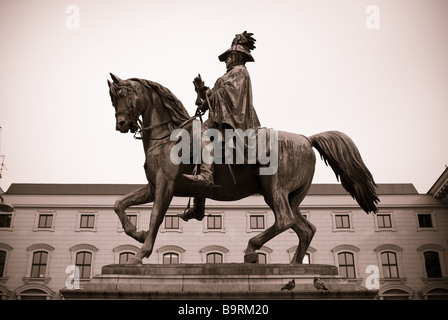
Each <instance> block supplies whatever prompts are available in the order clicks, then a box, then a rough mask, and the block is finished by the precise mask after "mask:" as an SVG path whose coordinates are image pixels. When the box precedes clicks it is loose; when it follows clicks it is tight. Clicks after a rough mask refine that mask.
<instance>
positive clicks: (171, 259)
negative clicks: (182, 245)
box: [163, 252, 179, 264]
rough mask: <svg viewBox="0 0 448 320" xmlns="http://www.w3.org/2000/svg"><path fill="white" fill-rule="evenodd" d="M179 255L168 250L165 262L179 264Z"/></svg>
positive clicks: (164, 256) (165, 254) (164, 258)
mask: <svg viewBox="0 0 448 320" xmlns="http://www.w3.org/2000/svg"><path fill="white" fill-rule="evenodd" d="M178 263H179V255H178V254H177V253H174V252H167V253H164V254H163V264H178Z"/></svg>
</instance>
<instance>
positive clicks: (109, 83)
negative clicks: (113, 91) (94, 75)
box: [107, 79, 112, 88]
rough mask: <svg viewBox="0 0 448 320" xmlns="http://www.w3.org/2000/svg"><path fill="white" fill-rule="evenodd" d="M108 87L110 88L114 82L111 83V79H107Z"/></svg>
mask: <svg viewBox="0 0 448 320" xmlns="http://www.w3.org/2000/svg"><path fill="white" fill-rule="evenodd" d="M107 85H108V86H109V88H110V86H111V85H112V82H110V81H109V79H107Z"/></svg>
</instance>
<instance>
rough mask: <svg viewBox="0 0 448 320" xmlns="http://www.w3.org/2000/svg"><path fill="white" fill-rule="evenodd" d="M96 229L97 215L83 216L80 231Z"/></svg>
mask: <svg viewBox="0 0 448 320" xmlns="http://www.w3.org/2000/svg"><path fill="white" fill-rule="evenodd" d="M94 227H95V215H94V214H82V215H81V220H80V225H79V228H80V229H93V228H94Z"/></svg>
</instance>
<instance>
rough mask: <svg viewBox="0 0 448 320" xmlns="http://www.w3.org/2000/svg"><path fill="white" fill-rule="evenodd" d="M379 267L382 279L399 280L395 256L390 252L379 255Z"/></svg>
mask: <svg viewBox="0 0 448 320" xmlns="http://www.w3.org/2000/svg"><path fill="white" fill-rule="evenodd" d="M381 265H382V268H383V277H384V278H399V273H398V260H397V254H396V253H395V252H392V251H385V252H382V253H381Z"/></svg>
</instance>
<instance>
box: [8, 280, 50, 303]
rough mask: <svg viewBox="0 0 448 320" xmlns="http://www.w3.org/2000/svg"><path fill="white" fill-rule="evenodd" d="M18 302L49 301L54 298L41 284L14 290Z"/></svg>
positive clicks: (48, 289)
mask: <svg viewBox="0 0 448 320" xmlns="http://www.w3.org/2000/svg"><path fill="white" fill-rule="evenodd" d="M16 296H17V299H19V300H50V299H52V298H53V297H54V296H55V292H53V291H52V290H51V289H50V288H48V287H47V286H45V285H42V284H37V283H33V284H26V285H24V286H21V287H19V288H17V289H16Z"/></svg>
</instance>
